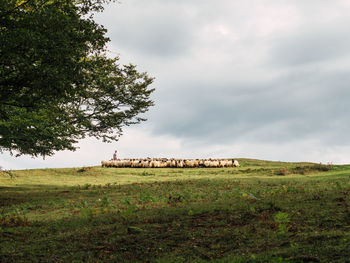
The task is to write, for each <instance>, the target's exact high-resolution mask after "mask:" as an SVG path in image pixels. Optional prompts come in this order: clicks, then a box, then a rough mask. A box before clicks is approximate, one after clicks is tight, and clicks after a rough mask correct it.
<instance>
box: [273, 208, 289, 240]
mask: <svg viewBox="0 0 350 263" xmlns="http://www.w3.org/2000/svg"><path fill="white" fill-rule="evenodd" d="M275 222H276V223H278V227H277V228H278V233H279V234H281V235H285V234H287V233H288V230H289V226H288V224H289V223H290V218H289V215H288V213H284V212H278V213H277V214H276V215H275Z"/></svg>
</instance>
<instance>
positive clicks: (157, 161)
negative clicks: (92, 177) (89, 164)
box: [101, 158, 240, 168]
mask: <svg viewBox="0 0 350 263" xmlns="http://www.w3.org/2000/svg"><path fill="white" fill-rule="evenodd" d="M101 166H102V167H117V168H122V167H133V168H166V167H169V168H196V167H208V168H209V167H211V168H217V167H220V168H224V167H239V166H240V164H239V162H238V161H237V160H234V159H230V160H227V159H222V160H218V159H174V158H171V159H167V158H153V159H151V158H146V159H141V158H140V159H116V160H110V161H105V160H103V161H101Z"/></svg>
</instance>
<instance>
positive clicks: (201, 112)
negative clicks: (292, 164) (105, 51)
mask: <svg viewBox="0 0 350 263" xmlns="http://www.w3.org/2000/svg"><path fill="white" fill-rule="evenodd" d="M349 13H350V0H333V1H326V0H317V1H316V0H308V1H300V0H271V1H261V0H246V1H230V0H218V1H213V0H176V1H174V0H172V1H170V0H148V1H141V0H127V1H120V2H119V3H111V4H109V5H107V6H106V8H105V11H104V12H103V13H100V14H97V15H96V16H95V18H96V21H97V22H98V23H99V24H102V25H104V27H105V28H106V29H107V30H108V33H107V35H108V36H109V38H110V39H111V42H110V43H109V46H108V48H109V56H119V57H120V63H121V64H128V63H133V64H136V65H138V69H139V70H140V71H142V72H143V71H146V72H148V74H149V75H150V76H153V77H155V81H154V83H153V84H152V87H153V88H155V89H156V90H155V92H154V93H153V95H152V99H153V100H154V102H155V106H154V107H152V108H151V109H150V110H149V111H148V112H147V113H146V114H145V115H144V117H146V118H147V119H148V120H147V121H146V122H143V123H141V124H138V125H134V126H131V127H128V128H126V129H124V135H123V136H122V137H121V138H120V140H119V141H118V142H116V143H112V144H106V143H103V142H101V141H97V140H95V139H93V138H87V139H85V140H82V141H80V142H79V144H78V146H79V147H80V149H79V150H77V151H75V152H69V151H64V152H58V153H56V154H55V155H54V156H52V157H47V158H46V159H45V160H43V159H42V158H35V159H34V158H31V157H28V156H22V157H17V158H16V157H13V156H10V155H9V154H8V153H3V154H2V155H1V157H0V160H1V163H0V165H1V166H2V167H3V168H5V169H30V168H48V167H79V166H88V165H99V164H100V161H101V160H106V159H110V158H111V157H112V154H113V152H114V150H115V149H117V150H118V157H120V158H129V157H134V158H138V157H168V158H170V157H176V158H256V159H264V160H275V161H311V162H317V163H319V162H322V163H334V164H345V163H350V140H349V134H350V107H349V106H348V104H349V102H350V87H349V84H350V74H349V73H350V72H349V71H350V34H349V27H350V16H349V15H348V14H349Z"/></svg>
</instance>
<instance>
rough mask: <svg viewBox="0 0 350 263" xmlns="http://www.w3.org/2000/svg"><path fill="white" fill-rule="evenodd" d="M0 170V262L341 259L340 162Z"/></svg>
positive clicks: (346, 195) (348, 200) (348, 239)
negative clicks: (332, 163)
mask: <svg viewBox="0 0 350 263" xmlns="http://www.w3.org/2000/svg"><path fill="white" fill-rule="evenodd" d="M239 162H240V164H241V167H240V168H215V169H214V168H213V169H210V168H207V169H205V168H196V169H176V168H169V169H168V168H161V169H142V168H141V169H133V168H119V169H118V168H101V167H82V168H65V169H35V170H21V171H13V172H11V174H10V175H9V174H6V173H1V174H0V244H1V245H0V262H208V261H209V262H350V260H349V259H350V165H321V164H313V163H284V162H270V161H261V160H252V159H239Z"/></svg>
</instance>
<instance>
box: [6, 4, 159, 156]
mask: <svg viewBox="0 0 350 263" xmlns="http://www.w3.org/2000/svg"><path fill="white" fill-rule="evenodd" d="M106 2H109V1H108V0H21V1H19V0H6V1H0V151H10V152H11V153H14V152H16V153H17V155H21V154H28V155H32V156H39V155H42V156H45V155H52V154H53V153H54V152H55V151H59V150H65V149H68V150H75V149H76V146H75V143H76V142H77V140H79V139H81V138H84V137H85V136H93V137H96V138H98V139H102V140H103V141H105V142H111V141H116V140H118V137H119V136H120V135H122V132H123V128H124V127H125V126H128V125H131V124H136V123H139V122H141V121H144V120H145V119H144V118H141V117H140V116H139V115H140V114H141V113H144V112H146V111H147V110H148V109H149V107H151V106H152V105H153V104H154V103H153V101H152V100H151V99H150V95H151V93H152V92H153V90H154V89H150V88H149V85H150V84H151V83H152V82H153V78H151V77H149V76H148V75H147V73H140V72H138V71H137V70H136V67H135V66H134V65H131V64H130V65H124V66H120V65H119V64H118V59H119V58H118V57H116V58H108V57H107V55H106V52H107V50H106V43H107V42H108V41H109V39H108V38H107V37H106V36H105V34H106V29H105V28H103V26H101V25H98V24H97V23H95V21H94V20H93V14H94V13H95V12H99V11H102V10H103V4H105V3H106Z"/></svg>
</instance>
